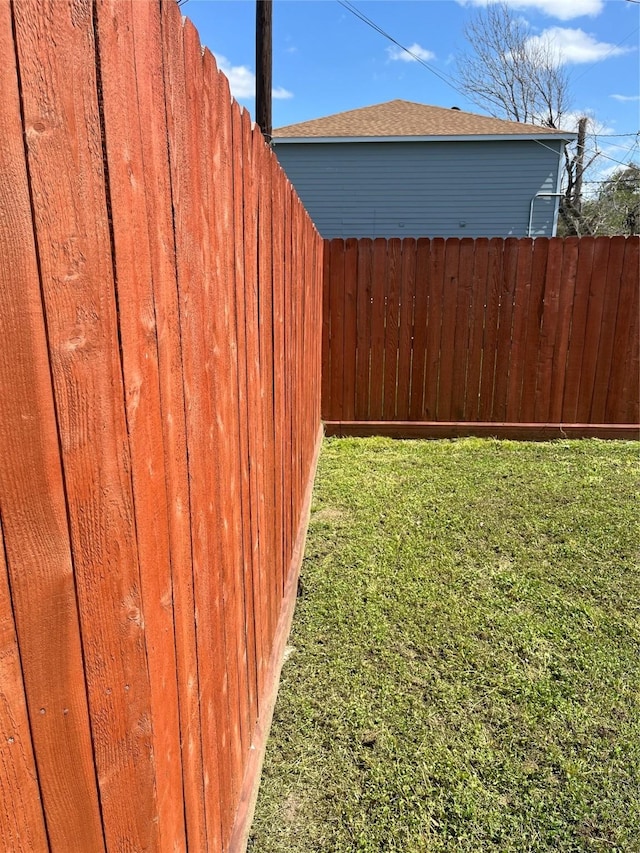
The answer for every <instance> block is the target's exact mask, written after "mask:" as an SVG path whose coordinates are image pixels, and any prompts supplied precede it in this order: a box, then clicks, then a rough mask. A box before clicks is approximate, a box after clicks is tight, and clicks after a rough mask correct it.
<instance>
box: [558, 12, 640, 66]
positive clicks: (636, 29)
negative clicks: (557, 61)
mask: <svg viewBox="0 0 640 853" xmlns="http://www.w3.org/2000/svg"><path fill="white" fill-rule="evenodd" d="M634 2H636V0H634ZM637 2H638V3H640V0H637ZM638 30H640V27H636V28H635V30H631V32H630V33H627V35H626V36H625V37H624V38H623V39H620V41H619V42H618V43H617V44H614V45H613V46H612V48H611V50H610V51H608V53H605V55H604V56H600V57H599V58H598V59H596V60H594V62H592V63H591V64H590V65H587V67H586V68H585V69H584V71H583V72H582V74H577V75H576V76H575V77H573V78H572V80H573V82H575V81H576V80H579V79H580V78H581V77H584V75H585V74H586V73H587V71H591V69H592V68H593V67H594V65H597V64H598V62H602V60H603V59H607V58H608V57H609V56H611V54H612V53H613V51H614V50H616V48H618V47H620V45H621V44H624V43H625V42H626V40H627V39H630V38H631V36H634V35H635V34H636V33H637V32H638Z"/></svg>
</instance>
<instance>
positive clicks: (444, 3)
mask: <svg viewBox="0 0 640 853" xmlns="http://www.w3.org/2000/svg"><path fill="white" fill-rule="evenodd" d="M352 2H353V5H355V6H356V8H357V9H359V10H360V11H361V12H363V13H364V14H365V15H366V16H368V17H369V18H370V19H371V20H372V21H374V22H375V23H376V24H377V25H378V26H379V27H380V28H381V29H383V30H385V31H386V32H387V33H388V34H389V35H391V36H392V37H393V38H394V39H396V40H397V41H398V42H400V43H401V44H402V45H404V46H405V47H408V48H410V49H411V51H412V53H414V54H416V55H419V56H421V57H422V58H423V59H424V60H425V61H426V62H427V64H428V65H429V66H431V68H432V69H433V72H432V71H430V70H428V69H427V68H425V67H424V66H423V65H421V64H420V63H419V62H416V61H415V60H412V58H411V57H410V56H408V55H407V54H406V53H404V52H403V51H401V50H399V49H398V48H397V47H395V46H394V45H393V44H392V43H391V42H390V41H388V40H387V39H386V38H384V37H383V36H382V35H380V34H379V33H378V32H376V31H375V30H374V29H372V28H371V27H369V26H367V25H366V24H364V23H363V22H362V21H361V20H359V19H358V18H357V17H355V16H354V15H353V14H351V13H350V12H349V11H348V10H347V9H346V8H344V7H343V6H342V5H340V3H339V2H338V0H274V3H273V86H274V100H273V124H274V127H279V126H283V125H287V124H293V123H295V122H299V121H306V120H308V119H313V118H319V117H320V116H325V115H331V114H332V113H337V112H342V111H343V110H350V109H355V108H357V107H363V106H368V105H369V104H376V103H381V102H383V101H388V100H392V99H394V98H402V99H404V100H408V101H418V102H421V103H426V104H433V105H435V106H444V107H451V106H454V105H455V106H458V107H460V108H461V109H464V110H469V111H470V112H483V110H482V109H481V108H479V107H478V106H477V105H475V104H474V103H472V102H471V101H469V100H468V99H467V98H466V97H465V96H464V95H462V94H460V93H459V92H458V91H456V90H455V89H454V88H452V87H451V86H449V85H447V83H446V82H445V81H444V80H443V79H441V77H439V76H438V75H442V77H445V78H447V77H451V76H453V75H454V73H455V71H454V69H455V61H454V57H455V55H456V53H458V52H459V51H461V50H464V49H466V48H467V45H466V42H465V39H464V35H463V29H464V26H465V22H466V21H468V20H469V17H470V16H471V15H472V14H473V13H474V11H475V10H476V7H477V6H478V5H481V4H483V3H484V2H486V0H352ZM509 2H510V3H511V5H512V6H514V7H515V8H516V9H517V10H518V14H520V15H521V16H522V17H523V18H525V19H526V20H527V22H528V23H529V25H530V27H531V31H532V34H534V35H536V36H538V37H542V38H551V39H552V40H553V43H554V44H555V45H556V46H558V49H559V51H560V54H561V56H562V61H563V62H564V63H565V64H566V66H567V69H568V70H569V72H570V74H571V80H572V103H573V108H574V111H575V113H576V114H581V113H587V114H589V115H591V116H593V118H594V119H595V122H596V124H595V125H594V127H595V128H596V129H597V131H598V132H599V134H600V135H599V136H598V143H597V144H598V148H599V150H600V151H601V152H602V153H603V156H601V157H600V158H598V172H597V175H596V177H599V178H602V177H603V176H606V174H607V173H608V172H610V171H612V170H614V169H615V168H617V163H616V162H615V161H621V162H625V163H626V162H629V160H630V159H633V160H635V161H636V162H637V161H638V160H640V155H639V148H638V142H639V140H638V137H637V136H635V137H634V135H633V134H637V132H638V129H639V127H640V70H639V67H640V66H639V50H638V47H639V25H640V2H629V0H509ZM182 11H183V14H185V15H186V16H187V17H189V18H191V20H192V21H193V23H194V24H195V26H196V27H197V29H198V31H199V33H200V39H201V41H202V43H203V44H204V45H206V46H207V47H209V48H210V49H211V51H212V52H213V53H214V54H215V56H216V58H217V59H218V64H219V66H220V67H221V68H222V70H224V71H225V73H226V74H227V76H228V77H229V80H230V82H231V88H232V93H233V94H234V95H235V97H236V99H237V100H238V101H239V102H240V103H242V104H243V105H244V106H246V107H247V108H248V109H249V110H250V112H251V114H252V115H253V113H254V106H255V102H254V97H253V95H254V88H255V79H254V70H255V43H254V33H255V3H254V0H187V2H185V3H183V5H182ZM434 72H437V73H434ZM454 85H455V83H454ZM569 129H572V128H569ZM614 134H616V135H614ZM617 134H627V135H624V136H623V135H617Z"/></svg>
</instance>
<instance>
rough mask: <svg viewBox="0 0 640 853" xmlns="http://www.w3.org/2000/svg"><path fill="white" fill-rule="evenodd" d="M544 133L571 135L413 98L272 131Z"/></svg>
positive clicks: (276, 134)
mask: <svg viewBox="0 0 640 853" xmlns="http://www.w3.org/2000/svg"><path fill="white" fill-rule="evenodd" d="M528 134H530V135H531V136H545V135H547V134H555V135H556V136H560V135H562V136H566V137H567V138H572V137H573V136H574V135H575V134H573V133H563V131H560V130H556V129H554V128H551V127H541V126H539V125H534V124H523V123H522V122H516V121H505V120H504V119H499V118H492V117H490V116H483V115H477V114H476V113H468V112H464V111H463V110H458V109H447V108H445V107H432V106H429V105H427V104H417V103H414V102H413V101H402V100H395V101H387V102H386V103H384V104H375V105H374V106H371V107H361V108H360V109H357V110H348V111H347V112H343V113H336V114H335V115H331V116H326V117H325V118H317V119H313V120H312V121H305V122H301V123H300V124H290V125H288V126H286V127H279V128H277V129H275V130H274V131H273V136H274V137H275V138H292V137H295V138H303V137H317V138H320V137H322V138H330V137H338V138H345V137H346V138H354V137H368V136H369V137H376V138H382V137H386V136H392V137H396V138H397V137H411V136H493V135H498V136H515V135H528Z"/></svg>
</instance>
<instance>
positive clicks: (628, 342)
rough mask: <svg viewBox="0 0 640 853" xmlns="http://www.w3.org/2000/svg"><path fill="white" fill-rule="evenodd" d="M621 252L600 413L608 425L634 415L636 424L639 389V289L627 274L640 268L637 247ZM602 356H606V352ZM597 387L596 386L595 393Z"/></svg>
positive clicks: (601, 340)
mask: <svg viewBox="0 0 640 853" xmlns="http://www.w3.org/2000/svg"><path fill="white" fill-rule="evenodd" d="M624 249H625V253H624V263H623V265H622V270H621V271H620V278H619V280H620V295H619V300H618V312H617V319H616V325H615V331H614V335H613V346H612V348H611V353H612V355H611V358H610V363H611V371H610V373H609V381H608V383H607V391H608V393H607V402H606V407H605V413H604V416H605V419H606V421H607V422H608V423H619V422H620V421H625V420H626V418H627V417H630V416H631V417H633V416H634V415H635V417H634V420H638V405H637V400H638V395H639V394H640V386H639V383H638V373H637V347H638V345H637V341H638V332H637V329H638V324H639V322H640V315H639V312H638V298H639V293H638V291H639V290H640V288H638V286H637V284H636V286H635V287H634V286H633V284H632V279H631V275H630V273H629V271H630V270H636V271H637V270H638V269H639V268H640V266H639V258H638V244H637V243H627V244H626V245H625V247H624ZM604 317H606V310H605V314H604V315H603V320H604ZM603 325H604V323H603ZM605 341H606V337H605V334H604V328H603V329H602V330H601V333H600V346H601V347H603V349H604V346H605ZM606 352H607V353H608V349H607V350H606ZM596 382H597V378H596ZM599 387H600V386H598V385H596V389H598V388H599ZM594 397H595V395H594Z"/></svg>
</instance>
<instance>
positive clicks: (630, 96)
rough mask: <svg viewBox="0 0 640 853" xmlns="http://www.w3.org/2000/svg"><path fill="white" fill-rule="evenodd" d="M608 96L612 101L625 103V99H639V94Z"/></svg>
mask: <svg viewBox="0 0 640 853" xmlns="http://www.w3.org/2000/svg"><path fill="white" fill-rule="evenodd" d="M609 97H610V98H613V99H614V101H622V102H623V103H625V102H626V101H640V95H609Z"/></svg>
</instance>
